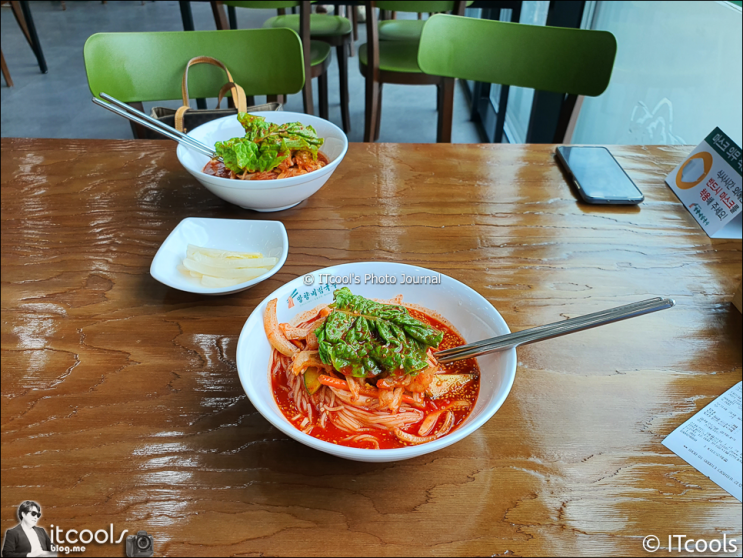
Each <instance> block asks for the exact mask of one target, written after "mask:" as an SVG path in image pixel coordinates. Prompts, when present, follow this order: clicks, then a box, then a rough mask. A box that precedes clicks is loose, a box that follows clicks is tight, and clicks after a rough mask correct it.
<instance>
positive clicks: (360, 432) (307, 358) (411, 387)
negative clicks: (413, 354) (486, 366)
mask: <svg viewBox="0 0 743 558" xmlns="http://www.w3.org/2000/svg"><path fill="white" fill-rule="evenodd" d="M272 302H273V301H272ZM270 304H271V303H269V309H268V310H267V312H266V321H265V324H266V332H267V334H268V335H269V340H271V336H272V334H271V333H269V330H270V327H269V325H268V323H269V319H270V317H271V316H270V312H271V311H272V309H271V307H270ZM405 308H406V310H407V312H408V313H409V315H410V316H412V317H413V318H415V319H416V320H418V321H420V322H422V323H423V324H425V325H427V326H430V327H431V328H434V329H435V330H438V331H439V332H443V339H442V340H441V342H440V343H439V344H438V346H437V347H436V348H435V349H434V348H428V351H427V353H426V355H427V358H428V361H427V363H428V368H426V369H425V370H423V371H421V372H419V373H418V374H417V375H415V376H413V377H412V378H410V379H408V378H407V377H404V376H399V377H398V376H394V375H388V377H387V378H386V379H385V378H381V379H377V378H364V379H361V378H354V377H352V376H351V375H350V374H344V373H342V372H339V371H338V370H335V369H333V368H332V367H328V366H327V365H325V366H324V368H323V365H322V363H321V362H320V360H319V358H317V357H316V356H315V355H314V351H313V348H316V347H317V341H316V340H315V339H313V335H314V333H313V332H314V331H315V330H317V328H318V327H320V326H321V325H322V323H323V321H324V320H325V319H326V317H327V315H328V314H329V313H330V312H331V309H330V308H320V309H315V311H314V312H316V313H315V314H314V315H311V316H310V317H309V318H308V319H307V320H305V321H303V322H301V323H298V324H297V325H296V326H291V325H289V324H277V325H278V330H279V331H280V332H281V335H282V336H283V337H284V338H285V339H282V340H281V341H282V342H283V341H288V342H289V343H291V344H293V345H294V346H295V347H297V349H298V350H299V352H298V353H295V354H294V355H293V356H288V355H286V354H282V352H279V350H277V349H276V348H273V349H272V356H271V358H270V360H269V372H270V377H271V386H272V391H273V395H274V399H275V400H276V403H277V405H278V407H279V408H280V409H281V412H282V413H283V414H284V416H285V417H286V419H287V420H288V421H289V422H290V423H291V424H293V425H294V426H295V427H296V428H297V429H298V430H301V431H302V432H304V433H306V434H309V435H311V436H314V437H315V438H318V439H320V440H324V441H326V442H330V443H335V444H339V445H344V446H349V447H355V448H363V449H394V448H401V447H406V446H409V445H417V444H421V443H427V442H430V441H433V440H435V439H438V438H441V437H443V436H445V435H447V434H449V433H450V432H452V431H454V430H455V429H456V428H458V427H459V425H461V424H462V422H464V421H465V420H466V418H467V417H468V416H469V414H470V412H471V411H472V409H473V408H474V406H475V402H476V400H477V396H478V393H479V389H480V370H479V368H478V366H477V362H476V361H475V359H467V360H462V361H457V362H453V363H451V364H447V365H443V364H440V363H438V362H436V360H435V358H434V357H433V356H432V353H433V352H435V351H439V350H444V349H449V348H452V347H457V346H460V345H463V344H464V343H465V341H464V339H462V337H460V336H459V335H458V334H457V333H456V331H454V330H453V329H452V328H451V327H449V326H448V325H447V324H445V323H443V322H442V321H440V320H438V319H436V318H434V317H432V316H430V315H428V314H426V313H424V312H422V311H420V310H418V309H413V308H410V307H405ZM273 317H275V305H274V306H273ZM300 319H301V318H300ZM274 331H275V330H274ZM317 331H319V330H317ZM271 344H272V345H274V342H272V343H271ZM275 346H277V345H274V347H275ZM282 350H283V351H284V352H289V348H288V346H286V347H284V348H282ZM298 362H302V364H300V366H307V365H308V363H309V367H308V368H305V373H304V374H302V373H299V374H298V373H296V368H297V363H298ZM315 367H316V368H318V369H321V370H319V374H320V375H319V376H317V377H318V378H320V382H321V385H320V386H319V387H318V386H317V384H316V383H314V384H313V380H312V379H310V380H308V378H307V377H306V375H307V376H310V375H312V374H307V371H310V372H311V371H312V369H313V368H315ZM381 376H383V377H384V376H385V374H382V375H381ZM452 380H457V381H452ZM464 380H466V381H464ZM406 382H407V383H406ZM427 382H429V383H428V384H427V385H428V388H427V389H422V387H421V386H422V384H426V383H427ZM402 384H405V385H402ZM416 384H418V385H416ZM442 385H443V388H442ZM313 390H315V391H314V392H313Z"/></svg>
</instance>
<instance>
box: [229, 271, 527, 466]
mask: <svg viewBox="0 0 743 558" xmlns="http://www.w3.org/2000/svg"><path fill="white" fill-rule="evenodd" d="M403 274H405V276H407V277H413V278H415V277H431V278H433V277H436V278H440V284H418V285H415V284H402V283H401V281H402V280H403V277H402V276H403ZM322 275H325V276H327V275H332V276H337V277H340V278H350V281H351V283H350V284H345V285H344V284H343V283H342V281H338V280H337V281H336V284H337V287H338V288H340V287H341V286H348V287H349V288H350V289H351V291H352V292H353V293H354V294H359V295H362V296H365V297H367V298H377V299H391V298H393V297H395V296H396V295H398V294H402V295H403V302H404V303H413V304H418V305H420V306H424V307H426V308H428V309H429V310H433V311H435V312H437V313H438V314H440V315H441V316H443V317H444V318H446V319H447V320H448V321H449V322H451V324H452V325H453V326H454V327H455V328H456V329H457V330H458V331H459V333H460V334H462V336H463V337H464V339H465V340H466V341H467V342H472V341H480V340H482V339H486V338H488V337H494V336H496V335H504V334H506V333H510V331H509V329H508V326H507V325H506V322H505V321H504V320H503V318H502V317H501V315H500V314H499V313H498V311H497V310H496V309H495V308H493V306H492V305H491V304H490V303H489V302H488V301H487V300H486V299H485V298H483V297H482V296H480V295H479V294H478V293H477V292H475V291H474V290H472V289H471V288H469V287H468V286H467V285H465V284H463V283H460V282H459V281H457V280H455V279H452V278H451V277H448V276H446V275H443V274H438V273H436V272H435V271H431V270H428V269H425V268H422V267H415V266H410V265H404V264H396V263H384V262H364V263H351V264H344V265H338V266H334V267H329V268H325V269H322V270H318V271H316V272H313V273H311V274H310V276H311V277H312V281H313V283H312V284H311V285H308V284H307V283H309V282H310V281H309V280H308V279H306V277H307V276H305V277H299V278H297V279H295V280H294V281H290V282H289V283H287V284H286V285H284V286H283V287H281V288H279V289H277V290H275V291H274V292H273V293H271V294H270V295H269V296H268V297H267V298H266V299H265V300H263V301H262V302H261V303H260V304H259V305H258V307H257V308H256V309H255V310H254V311H253V313H252V314H251V315H250V317H249V318H248V320H247V322H245V326H244V327H243V329H242V332H241V333H240V339H239V341H238V344H237V370H238V374H239V376H240V381H241V382H242V385H243V388H244V389H245V392H246V393H247V395H248V397H249V398H250V401H251V402H252V403H253V405H254V406H255V408H256V409H257V410H258V412H260V413H261V414H262V415H263V416H264V417H265V418H266V419H267V420H268V421H269V422H270V423H271V424H273V425H274V426H275V427H276V428H278V429H279V430H281V431H282V432H284V433H285V434H287V435H288V436H291V437H292V438H294V439H295V440H297V441H299V442H301V443H303V444H305V445H307V446H310V447H312V448H315V449H318V450H320V451H324V452H326V453H330V454H332V455H336V456H339V457H343V458H345V459H352V460H355V461H369V462H384V461H399V460H402V459H409V458H411V457H417V456H419V455H424V454H426V453H430V452H432V451H436V450H439V449H442V448H445V447H447V446H449V445H451V444H453V443H455V442H457V441H459V440H461V439H462V438H465V437H466V436H468V435H469V434H471V433H472V432H474V431H475V430H477V429H478V428H480V426H482V425H483V424H485V422H487V421H488V419H490V417H492V416H493V414H495V412H496V411H497V410H498V409H499V408H500V406H501V405H502V404H503V402H504V401H505V400H506V396H507V395H508V393H509V391H510V390H511V386H512V385H513V380H514V377H515V375H516V350H515V349H510V350H508V351H503V352H500V353H493V354H490V355H485V356H482V357H478V359H477V361H478V364H479V366H480V371H481V373H482V377H481V380H480V395H479V397H478V399H477V403H476V404H475V407H474V409H473V410H472V412H471V414H470V416H469V417H468V418H467V420H466V421H465V422H464V423H463V424H461V425H460V426H459V427H458V428H457V429H456V430H455V431H453V432H452V433H450V434H448V435H446V436H444V437H442V438H440V439H438V440H435V441H433V442H429V443H427V444H421V445H418V446H409V447H404V448H398V449H382V450H373V449H358V448H350V447H346V446H340V445H336V444H332V443H329V442H324V441H322V440H318V439H317V438H314V437H312V436H309V435H307V434H303V433H302V432H300V431H299V430H297V429H296V428H295V427H294V426H293V425H292V424H291V423H290V422H289V421H288V420H286V418H284V415H283V414H282V413H281V411H280V410H279V408H278V406H277V405H276V401H275V400H274V397H273V393H272V391H271V381H270V378H269V371H268V358H269V355H270V351H271V346H270V345H269V343H268V340H267V339H266V334H265V332H264V329H263V314H264V313H265V310H266V304H267V303H268V301H269V300H271V299H274V298H277V299H278V308H277V314H278V319H279V322H288V321H290V320H291V319H292V318H293V317H295V316H297V315H298V314H301V313H302V312H304V311H306V310H309V309H311V308H313V307H315V306H317V305H319V304H322V303H326V304H327V303H330V302H332V301H333V287H332V286H331V285H327V288H326V287H325V286H323V285H322V284H321V282H322V277H321V276H322ZM370 275H373V276H375V277H376V281H375V280H374V278H372V277H370ZM326 278H327V277H326ZM356 278H358V283H356ZM387 278H394V279H395V283H392V282H391V280H389V279H387ZM383 280H384V281H385V282H384V283H382V282H381V281H383ZM419 281H420V280H419ZM321 286H322V292H319V288H318V287H321ZM290 298H291V303H290V302H289V299H290ZM290 306H291V307H290Z"/></svg>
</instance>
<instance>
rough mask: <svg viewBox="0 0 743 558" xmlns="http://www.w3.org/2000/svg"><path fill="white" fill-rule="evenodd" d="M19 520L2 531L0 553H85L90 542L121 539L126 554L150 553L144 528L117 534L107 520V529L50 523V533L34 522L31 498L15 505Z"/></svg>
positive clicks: (35, 514) (36, 518)
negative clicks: (62, 525)
mask: <svg viewBox="0 0 743 558" xmlns="http://www.w3.org/2000/svg"><path fill="white" fill-rule="evenodd" d="M17 516H18V520H19V523H18V525H16V526H15V527H13V528H11V529H8V530H7V531H5V537H4V540H3V546H2V555H3V556H39V555H41V554H42V553H43V552H50V553H54V552H56V553H58V554H70V553H71V552H85V550H86V548H87V549H88V550H92V549H91V548H90V545H92V544H96V545H99V544H121V543H122V541H124V539H125V537H126V541H125V545H126V547H125V549H126V555H127V556H152V555H153V553H154V540H153V537H152V536H151V535H148V534H147V532H146V531H138V532H137V534H136V535H129V536H128V537H127V536H126V534H127V533H128V532H129V530H128V529H124V530H123V531H121V532H120V533H118V536H117V535H116V533H115V532H114V525H113V523H110V524H109V526H108V529H97V530H93V529H82V530H77V529H63V528H62V527H61V526H59V525H56V526H55V525H54V524H51V525H50V531H51V536H49V535H48V534H47V532H46V529H44V528H43V527H41V526H39V525H38V522H39V520H40V519H41V506H40V505H39V504H38V503H36V502H33V501H31V500H26V501H25V502H23V503H21V504H20V505H19V506H18V513H17Z"/></svg>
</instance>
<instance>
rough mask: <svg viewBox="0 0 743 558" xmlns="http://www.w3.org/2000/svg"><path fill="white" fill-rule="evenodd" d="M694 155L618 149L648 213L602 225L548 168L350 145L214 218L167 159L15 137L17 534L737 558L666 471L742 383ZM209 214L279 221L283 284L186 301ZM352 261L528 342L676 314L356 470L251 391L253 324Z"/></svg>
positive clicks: (416, 551) (138, 150) (5, 294)
mask: <svg viewBox="0 0 743 558" xmlns="http://www.w3.org/2000/svg"><path fill="white" fill-rule="evenodd" d="M690 150H691V148H690V147H679V146H672V147H668V146H665V147H635V146H612V147H611V151H612V152H613V153H614V155H615V156H616V157H617V159H618V160H619V162H620V163H621V164H622V165H623V166H624V168H625V169H626V170H627V172H628V173H629V175H630V176H631V177H632V178H633V179H634V180H635V182H636V183H637V185H638V186H639V187H640V189H641V190H642V191H643V192H644V194H645V197H646V201H645V202H644V203H643V204H642V205H640V206H639V207H600V206H589V205H585V204H582V203H579V202H577V201H576V197H575V194H574V192H573V191H571V187H570V186H569V185H568V183H567V181H566V178H565V176H564V175H563V173H562V172H561V170H560V169H559V167H558V166H557V165H556V163H555V161H554V160H553V156H552V151H553V146H544V145H540V146H536V145H532V146H524V145H443V144H442V145H438V144H432V145H430V144H426V145H422V144H421V145H419V144H351V145H350V147H349V150H348V154H347V156H346V158H345V160H344V161H343V162H342V163H341V165H340V166H339V167H338V169H337V170H336V172H335V174H334V175H333V176H332V177H331V179H330V180H329V181H328V183H327V184H326V185H325V186H324V187H323V188H322V189H321V190H320V191H319V192H318V193H317V194H315V195H314V196H312V197H311V198H310V199H308V200H306V201H305V202H303V203H302V204H300V205H299V206H297V207H295V208H293V209H290V210H286V211H282V212H279V213H273V214H260V213H255V212H252V211H247V210H243V209H240V208H238V207H236V206H232V205H229V204H227V203H225V202H223V201H221V200H219V199H218V198H215V197H214V196H212V195H211V194H210V193H209V192H207V191H206V190H205V189H204V188H202V187H201V186H200V185H199V184H198V183H197V182H196V181H195V180H194V179H193V178H192V177H191V176H190V175H189V174H188V173H187V172H186V171H185V170H184V169H183V168H182V167H181V166H180V164H179V163H178V161H177V159H176V156H175V146H174V145H173V144H172V143H170V142H155V141H153V142H148V141H83V140H26V139H3V140H2V502H1V507H0V511H1V519H2V521H0V526H1V527H2V529H3V530H5V529H7V528H10V527H12V526H14V525H15V524H16V523H17V521H16V519H15V514H16V508H17V506H18V504H19V503H20V502H22V501H24V500H27V499H30V500H36V501H37V502H39V503H40V504H41V507H42V512H43V514H44V515H43V517H42V519H41V520H40V525H41V526H43V527H45V528H46V529H47V532H49V531H50V529H51V525H54V526H55V527H61V528H62V529H64V530H65V531H67V530H71V529H76V530H78V531H79V530H83V529H90V530H93V531H95V530H98V529H106V530H108V529H109V525H111V524H112V525H113V529H114V532H115V536H116V537H118V535H119V533H121V531H123V530H124V529H128V530H129V534H130V535H131V534H133V533H134V532H136V531H138V530H146V531H147V532H148V533H150V534H151V535H152V536H153V537H154V541H155V554H156V555H172V556H177V555H193V556H207V555H218V554H221V555H235V556H247V555H263V554H265V555H292V556H294V555H306V554H309V555H326V554H327V555H383V556H394V555H509V556H511V555H513V556H523V555H543V556H544V555H604V554H606V555H628V556H629V555H645V554H647V553H646V552H645V551H644V550H643V548H642V540H643V537H645V536H646V535H656V536H658V537H659V538H660V539H661V541H662V544H663V541H665V540H666V539H667V537H668V536H669V535H676V534H678V535H686V536H687V537H690V538H694V539H698V538H706V539H707V540H712V539H716V538H718V539H722V537H723V535H725V536H726V537H727V538H728V539H730V538H731V537H732V538H737V541H738V547H737V548H738V550H737V553H738V555H739V554H740V548H741V546H740V541H741V504H740V503H739V502H738V501H737V500H735V499H734V498H733V497H732V496H730V495H728V494H727V493H726V492H725V491H724V490H722V489H721V488H719V487H718V486H717V485H715V484H714V483H713V482H711V481H710V480H709V479H707V478H706V477H704V476H703V475H702V474H701V473H699V472H697V471H696V470H695V469H693V468H692V467H691V466H689V465H687V464H686V463H685V462H684V461H683V460H682V459H680V458H679V457H677V456H676V455H675V454H673V453H672V452H670V451H669V450H667V449H666V448H665V447H664V446H662V445H661V441H662V440H663V439H664V437H665V436H667V435H668V434H669V433H670V432H671V431H672V430H673V429H674V428H676V427H677V426H679V425H680V424H681V423H682V422H683V421H685V420H686V419H688V418H689V417H691V416H692V415H693V414H694V413H695V412H697V411H699V410H700V409H701V408H702V407H704V406H705V405H706V404H708V403H709V402H711V401H712V400H713V399H714V398H715V397H716V396H718V395H720V394H721V393H723V392H724V391H725V390H727V389H728V388H730V387H731V386H733V385H734V384H735V383H737V382H739V381H740V380H741V365H742V355H741V314H740V312H738V311H737V310H736V309H735V308H734V307H733V306H732V305H731V304H730V300H731V299H732V296H733V293H734V292H735V289H736V288H737V286H738V284H739V283H740V280H741V241H740V240H711V239H709V238H708V237H707V236H706V235H705V233H704V232H703V231H702V230H701V229H700V228H699V227H698V226H697V224H696V223H695V221H694V220H693V218H692V217H691V216H690V214H689V213H688V212H687V211H686V210H685V209H684V207H683V206H682V205H681V203H680V202H679V201H678V200H677V199H676V197H675V196H674V194H673V193H672V192H671V191H670V190H669V189H668V188H667V187H666V186H665V185H664V183H663V179H664V177H665V176H666V174H667V173H668V172H669V171H671V170H672V168H673V167H674V166H675V165H676V164H678V162H679V161H681V160H682V158H683V157H684V156H685V155H687V154H688V153H689V152H690ZM188 216H200V217H222V218H240V219H266V218H268V219H278V220H281V221H282V222H283V223H284V224H285V226H286V229H287V231H288V235H289V242H290V250H289V257H288V259H287V261H286V264H285V265H284V267H283V268H282V269H281V271H280V272H279V273H277V274H276V275H274V276H273V277H271V278H270V279H269V280H267V281H265V282H263V283H261V284H259V285H258V286H256V287H254V288H253V289H250V290H248V291H245V292H242V293H238V294H234V295H230V296H222V297H205V296H198V295H193V294H188V293H183V292H179V291H175V290H173V289H170V288H168V287H166V286H164V285H162V284H160V283H158V282H156V281H155V280H154V279H152V278H151V277H150V274H149V266H150V263H151V261H152V258H153V256H154V254H155V252H156V251H157V249H158V247H159V246H160V244H161V243H162V242H163V240H164V239H165V238H166V236H167V235H168V233H169V232H170V231H171V230H172V229H173V228H174V227H175V226H176V224H177V223H178V222H180V221H181V220H182V219H183V218H185V217H188ZM355 261H394V262H404V263H408V264H414V265H420V266H424V267H427V268H430V269H433V270H436V271H438V272H441V273H445V274H447V275H449V276H451V277H454V278H455V279H458V280H459V281H462V282H464V283H465V284H467V285H469V286H470V287H472V288H473V289H475V290H476V291H478V292H479V293H480V294H482V295H483V296H484V297H485V298H487V299H488V300H489V301H490V302H492V304H493V305H494V306H495V307H496V308H497V309H498V310H499V311H500V312H501V314H502V315H503V317H504V318H505V320H506V322H507V323H508V324H509V326H510V328H511V330H512V331H518V330H521V329H524V328H527V327H531V326H536V325H541V324H545V323H549V322H552V321H556V320H559V319H562V318H567V317H573V316H577V315H581V314H586V313H588V312H592V311H597V310H601V309H605V308H608V307H612V306H617V305H620V304H626V303H629V302H634V301H637V300H641V299H643V298H649V297H651V296H670V297H672V298H674V299H675V300H676V303H677V306H676V307H675V308H673V309H671V310H666V311H664V312H660V313H657V314H653V315H650V316H644V317H642V318H637V319H635V320H629V321H626V322H622V323H618V324H613V325H611V326H607V327H603V328H598V329H594V330H591V331H587V332H583V333H579V334H576V335H571V336H567V337H562V338H560V339H555V340H550V341H545V342H542V343H539V344H534V345H529V346H526V347H522V348H520V349H519V350H518V361H519V363H518V371H517V374H516V381H515V383H514V386H513V389H512V391H511V393H510V395H509V397H508V399H507V400H506V402H505V404H504V405H503V407H502V408H501V409H500V410H499V411H498V413H497V414H496V415H495V416H494V417H493V418H492V419H491V420H490V421H489V422H488V423H487V424H486V425H485V426H483V427H482V428H481V429H479V430H478V431H476V432H475V433H474V434H472V435H471V436H469V437H468V438H466V439H464V440H463V441H461V442H459V443H457V444H454V445H453V446H451V447H449V448H446V449H444V450H441V451H439V452H435V453H433V454H430V455H426V456H424V457H420V458H416V459H413V460H410V461H403V462H397V463H388V464H367V463H357V462H350V461H344V460H341V459H337V458H334V457H331V456H328V455H326V454H323V453H320V452H317V451H314V450H311V449H309V448H307V447H305V446H303V445H301V444H299V443H297V442H295V441H293V440H291V439H289V438H287V437H286V436H285V435H283V434H282V433H280V432H279V431H278V430H276V429H275V428H273V427H272V426H271V425H270V424H269V423H268V422H267V421H266V420H265V419H263V417H262V416H261V415H260V414H258V413H257V412H256V410H255V409H254V408H253V406H252V405H251V404H250V402H249V401H248V399H247V397H246V396H245V393H244V392H243V390H242V388H241V385H240V382H239V380H238V375H237V371H236V366H235V348H236V344H237V338H238V335H239V333H240V330H241V328H242V326H243V324H244V322H245V320H246V318H247V317H248V315H249V314H250V312H251V311H252V310H253V308H254V307H255V306H256V305H257V303H258V302H259V301H261V300H262V299H263V298H264V297H266V296H267V295H268V294H270V293H271V292H272V291H273V290H275V289H276V288H277V287H279V286H280V285H282V284H284V283H286V282H287V281H290V280H291V279H294V278H295V277H298V276H300V275H303V274H305V273H307V272H310V271H313V270H316V269H319V268H323V267H326V266H329V265H333V264H340V263H346V262H355ZM123 547H124V542H121V543H119V544H96V543H92V544H91V545H89V546H88V550H87V551H86V554H89V555H111V556H122V555H123ZM669 554H671V555H679V554H684V553H683V552H682V553H679V552H672V553H669V552H668V550H667V549H661V550H660V551H659V552H657V553H655V554H654V555H655V556H658V555H660V556H664V555H669ZM696 554H699V553H695V555H696Z"/></svg>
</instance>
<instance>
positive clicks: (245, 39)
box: [83, 29, 305, 103]
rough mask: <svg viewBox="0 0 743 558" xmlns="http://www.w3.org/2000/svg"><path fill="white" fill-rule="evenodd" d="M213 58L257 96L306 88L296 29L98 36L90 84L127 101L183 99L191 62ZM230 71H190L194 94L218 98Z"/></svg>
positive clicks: (88, 45)
mask: <svg viewBox="0 0 743 558" xmlns="http://www.w3.org/2000/svg"><path fill="white" fill-rule="evenodd" d="M196 56H211V57H213V58H216V59H217V60H220V61H221V62H223V63H224V65H225V66H227V68H228V69H229V70H230V73H231V74H232V77H233V78H234V80H235V82H236V83H238V84H239V85H241V86H242V87H243V89H245V93H246V95H248V96H251V95H284V94H292V93H297V92H298V91H301V90H302V87H303V85H304V79H305V76H304V62H303V56H302V43H301V41H300V40H299V36H298V35H297V34H296V33H295V32H294V31H292V30H291V29H239V30H235V31H176V32H154V33H97V34H95V35H92V36H91V37H89V38H88V40H87V41H86V42H85V47H84V49H83V57H84V59H85V70H86V71H87V74H88V86H89V87H90V91H91V92H92V93H93V95H95V96H99V94H100V92H101V91H103V92H105V93H107V94H109V95H112V96H113V97H115V98H117V99H119V100H120V101H123V102H125V103H136V102H143V101H164V100H172V99H180V98H181V80H182V79H183V71H184V70H185V68H186V64H187V63H188V61H189V60H190V59H191V58H194V57H196ZM226 81H227V78H226V76H225V74H224V71H223V70H221V69H220V68H216V67H214V66H211V65H209V64H199V65H197V66H194V67H193V68H191V69H190V70H189V72H188V93H189V96H190V97H191V98H192V99H194V98H207V97H216V96H217V93H218V92H219V88H220V87H221V86H222V85H223V84H224V83H226Z"/></svg>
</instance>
